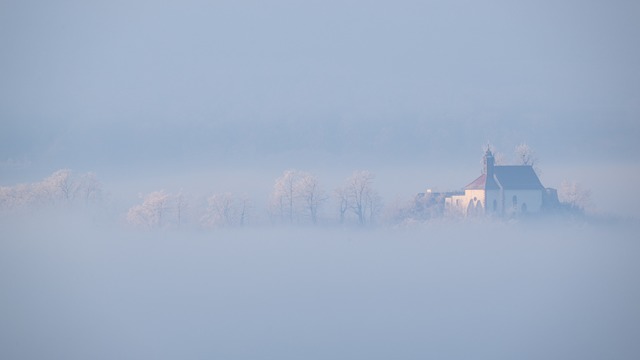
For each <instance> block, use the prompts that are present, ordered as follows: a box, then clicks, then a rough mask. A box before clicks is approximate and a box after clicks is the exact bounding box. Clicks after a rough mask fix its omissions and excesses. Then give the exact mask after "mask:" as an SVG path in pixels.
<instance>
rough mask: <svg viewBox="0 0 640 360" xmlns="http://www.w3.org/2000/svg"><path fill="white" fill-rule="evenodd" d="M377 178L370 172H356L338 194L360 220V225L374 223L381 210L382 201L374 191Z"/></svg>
mask: <svg viewBox="0 0 640 360" xmlns="http://www.w3.org/2000/svg"><path fill="white" fill-rule="evenodd" d="M374 178H375V176H374V175H373V174H372V173H371V172H369V171H356V172H354V173H353V174H352V175H351V176H350V177H349V178H348V179H347V182H346V184H345V185H344V187H343V188H342V189H340V190H338V191H337V192H336V193H337V194H339V195H340V196H341V198H340V199H339V200H340V201H341V206H342V204H343V202H344V205H345V206H346V208H348V209H349V210H350V211H351V212H352V213H353V214H354V215H355V216H356V217H357V219H358V224H360V225H365V224H367V223H373V222H374V219H375V217H376V216H377V215H378V213H379V211H380V209H381V199H380V196H379V195H378V193H377V192H376V191H375V190H374V189H373V187H372V185H373V180H374Z"/></svg>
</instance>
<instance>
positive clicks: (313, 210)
mask: <svg viewBox="0 0 640 360" xmlns="http://www.w3.org/2000/svg"><path fill="white" fill-rule="evenodd" d="M294 190H295V200H296V204H297V205H298V206H299V207H300V208H301V210H302V211H303V212H305V213H306V214H307V215H308V216H309V218H310V219H311V222H312V223H313V224H317V222H318V209H319V208H320V205H321V204H322V203H323V202H324V201H325V200H327V196H326V195H325V193H324V191H323V190H322V189H321V188H320V185H319V183H318V179H317V178H316V177H315V176H313V175H311V174H310V173H305V172H302V173H299V174H298V177H297V181H296V183H295V189H294Z"/></svg>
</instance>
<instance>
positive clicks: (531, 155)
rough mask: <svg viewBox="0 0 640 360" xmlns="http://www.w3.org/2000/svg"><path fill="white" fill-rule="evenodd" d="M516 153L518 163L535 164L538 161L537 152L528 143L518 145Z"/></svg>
mask: <svg viewBox="0 0 640 360" xmlns="http://www.w3.org/2000/svg"><path fill="white" fill-rule="evenodd" d="M515 153H516V158H517V161H518V165H530V166H534V165H535V164H536V163H537V162H538V159H537V158H536V155H535V152H534V151H533V149H531V147H529V145H527V144H526V143H521V144H520V145H518V146H516V149H515Z"/></svg>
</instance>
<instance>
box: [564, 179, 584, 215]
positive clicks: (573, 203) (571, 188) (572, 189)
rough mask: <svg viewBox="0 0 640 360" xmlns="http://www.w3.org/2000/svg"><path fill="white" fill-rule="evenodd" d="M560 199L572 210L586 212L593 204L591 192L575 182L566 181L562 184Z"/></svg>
mask: <svg viewBox="0 0 640 360" xmlns="http://www.w3.org/2000/svg"><path fill="white" fill-rule="evenodd" d="M558 198H559V200H560V202H561V203H564V204H566V205H568V206H569V207H570V208H571V209H572V210H577V211H584V210H585V209H586V208H587V207H588V206H589V204H590V202H591V191H589V190H588V189H584V188H583V187H582V185H580V184H579V183H577V182H575V181H567V180H564V181H563V182H562V184H560V189H559V191H558Z"/></svg>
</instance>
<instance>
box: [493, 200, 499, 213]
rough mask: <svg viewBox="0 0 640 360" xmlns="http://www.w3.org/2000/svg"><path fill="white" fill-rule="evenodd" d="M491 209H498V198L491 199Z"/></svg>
mask: <svg viewBox="0 0 640 360" xmlns="http://www.w3.org/2000/svg"><path fill="white" fill-rule="evenodd" d="M493 211H498V200H493Z"/></svg>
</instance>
